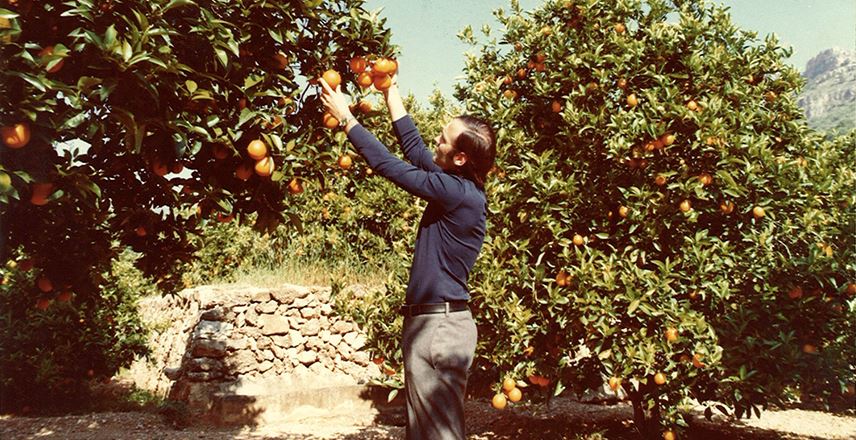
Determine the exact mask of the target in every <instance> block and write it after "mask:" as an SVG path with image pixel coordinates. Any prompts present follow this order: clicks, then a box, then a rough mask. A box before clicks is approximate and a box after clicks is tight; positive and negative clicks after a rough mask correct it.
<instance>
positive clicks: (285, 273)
mask: <svg viewBox="0 0 856 440" xmlns="http://www.w3.org/2000/svg"><path fill="white" fill-rule="evenodd" d="M390 272H392V269H391V268H390V267H389V266H388V265H380V266H367V265H363V264H359V263H354V262H350V261H339V262H324V261H316V262H306V261H285V262H284V263H283V264H280V265H278V266H276V267H255V266H246V267H240V268H238V270H237V271H236V272H235V273H234V274H231V275H229V276H226V277H221V278H214V279H212V284H222V283H235V284H247V285H252V286H258V287H276V286H279V285H282V284H286V283H287V284H297V285H303V286H330V285H332V284H333V283H338V284H346V285H348V284H360V285H363V286H366V287H369V288H379V287H383V285H384V283H385V282H386V279H387V275H388V274H389V273H390Z"/></svg>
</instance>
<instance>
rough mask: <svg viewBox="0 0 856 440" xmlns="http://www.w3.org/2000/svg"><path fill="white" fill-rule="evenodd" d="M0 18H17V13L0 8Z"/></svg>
mask: <svg viewBox="0 0 856 440" xmlns="http://www.w3.org/2000/svg"><path fill="white" fill-rule="evenodd" d="M0 18H8V19H13V18H18V13H17V12H12V11H10V10H8V9H3V8H0Z"/></svg>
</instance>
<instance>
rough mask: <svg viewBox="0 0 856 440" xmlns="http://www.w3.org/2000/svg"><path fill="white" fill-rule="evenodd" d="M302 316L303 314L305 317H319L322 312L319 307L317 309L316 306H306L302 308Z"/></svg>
mask: <svg viewBox="0 0 856 440" xmlns="http://www.w3.org/2000/svg"><path fill="white" fill-rule="evenodd" d="M300 316H302V317H303V318H305V319H310V318H317V317H319V316H321V314H320V313H319V311H318V309H316V308H315V307H304V308H302V309H300Z"/></svg>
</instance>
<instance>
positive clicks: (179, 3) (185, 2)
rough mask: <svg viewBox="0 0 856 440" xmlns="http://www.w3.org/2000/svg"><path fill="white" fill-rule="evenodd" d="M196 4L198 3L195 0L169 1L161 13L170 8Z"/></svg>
mask: <svg viewBox="0 0 856 440" xmlns="http://www.w3.org/2000/svg"><path fill="white" fill-rule="evenodd" d="M195 4H196V3H195V2H193V1H192V0H172V1H171V2H169V3H167V4H166V6H164V7H163V10H162V11H161V13H164V12H166V11H169V10H170V9H173V8H180V7H182V6H189V5H195Z"/></svg>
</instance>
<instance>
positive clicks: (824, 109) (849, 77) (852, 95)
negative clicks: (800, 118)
mask: <svg viewBox="0 0 856 440" xmlns="http://www.w3.org/2000/svg"><path fill="white" fill-rule="evenodd" d="M803 76H804V77H805V79H806V86H805V89H804V90H803V93H802V94H801V95H800V97H799V100H798V104H799V106H800V107H801V108H802V109H803V110H805V113H806V118H807V119H808V122H809V125H811V126H812V127H814V128H817V129H819V130H824V131H833V130H838V131H842V132H844V131H849V130H851V129H853V128H856V55H854V54H853V53H852V52H847V51H843V50H841V49H827V50H825V51H823V52H821V53H819V54H817V55H816V56H815V57H814V58H812V59H811V60H809V62H808V63H807V64H806V69H805V72H804V73H803Z"/></svg>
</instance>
